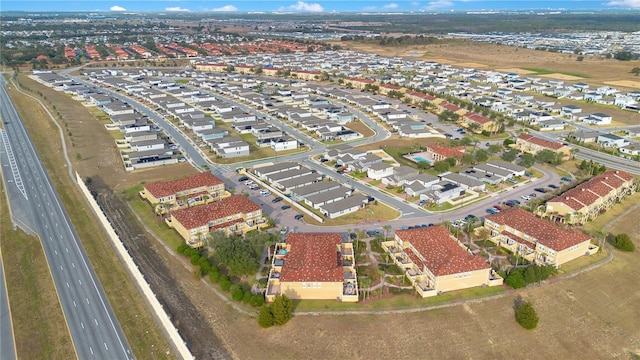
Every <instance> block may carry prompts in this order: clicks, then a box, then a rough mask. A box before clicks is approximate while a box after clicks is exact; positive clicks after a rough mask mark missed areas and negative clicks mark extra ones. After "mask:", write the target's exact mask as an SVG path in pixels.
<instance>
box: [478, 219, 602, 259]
mask: <svg viewBox="0 0 640 360" xmlns="http://www.w3.org/2000/svg"><path fill="white" fill-rule="evenodd" d="M484 227H485V228H486V229H487V230H488V231H490V232H491V238H490V239H489V240H491V241H492V242H494V243H496V244H497V245H499V246H502V247H504V248H506V249H508V250H510V251H511V252H512V253H514V254H516V255H520V256H522V257H524V258H525V259H526V260H527V261H529V262H532V263H535V264H538V265H554V266H556V267H560V266H561V265H562V264H565V263H567V262H569V261H571V260H574V259H577V258H579V257H581V256H584V255H591V254H594V253H595V252H597V251H598V247H597V246H595V245H592V244H591V236H589V235H586V234H584V233H582V232H578V231H573V230H567V229H563V228H561V227H559V226H557V225H555V224H553V223H550V222H548V221H545V220H543V219H540V218H537V217H536V216H535V215H533V214H532V213H530V212H528V211H526V210H524V209H522V208H520V207H513V208H510V209H507V210H505V211H502V212H500V213H497V214H494V215H488V216H487V217H485V220H484Z"/></svg>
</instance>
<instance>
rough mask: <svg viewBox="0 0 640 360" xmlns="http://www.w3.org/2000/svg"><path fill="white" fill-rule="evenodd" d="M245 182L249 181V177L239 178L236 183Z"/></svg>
mask: <svg viewBox="0 0 640 360" xmlns="http://www.w3.org/2000/svg"><path fill="white" fill-rule="evenodd" d="M247 180H249V177H247V176H241V177H239V178H238V181H241V182H243V181H247Z"/></svg>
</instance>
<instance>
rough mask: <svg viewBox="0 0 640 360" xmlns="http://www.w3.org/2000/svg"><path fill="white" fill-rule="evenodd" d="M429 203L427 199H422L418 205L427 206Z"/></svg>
mask: <svg viewBox="0 0 640 360" xmlns="http://www.w3.org/2000/svg"><path fill="white" fill-rule="evenodd" d="M426 204H427V200H420V202H419V203H418V205H420V206H425V205H426Z"/></svg>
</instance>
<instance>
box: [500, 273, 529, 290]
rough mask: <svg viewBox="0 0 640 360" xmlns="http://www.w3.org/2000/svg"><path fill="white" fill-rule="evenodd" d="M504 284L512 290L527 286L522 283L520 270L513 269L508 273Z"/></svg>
mask: <svg viewBox="0 0 640 360" xmlns="http://www.w3.org/2000/svg"><path fill="white" fill-rule="evenodd" d="M504 283H505V284H507V285H509V286H511V287H512V288H514V289H519V288H521V287H525V286H526V285H527V284H526V283H525V282H524V276H523V275H522V269H521V268H520V269H514V270H511V271H510V272H509V275H508V276H507V279H506V280H505V281H504Z"/></svg>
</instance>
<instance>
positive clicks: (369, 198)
mask: <svg viewBox="0 0 640 360" xmlns="http://www.w3.org/2000/svg"><path fill="white" fill-rule="evenodd" d="M372 201H376V198H374V197H373V196H369V197H368V198H367V202H372Z"/></svg>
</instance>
